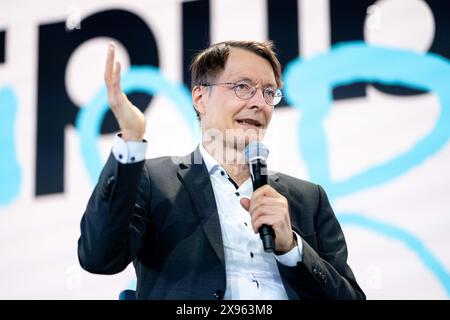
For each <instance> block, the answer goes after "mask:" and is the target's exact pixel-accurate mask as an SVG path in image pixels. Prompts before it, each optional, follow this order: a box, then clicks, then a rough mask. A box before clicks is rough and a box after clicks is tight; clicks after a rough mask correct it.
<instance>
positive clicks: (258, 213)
mask: <svg viewBox="0 0 450 320" xmlns="http://www.w3.org/2000/svg"><path fill="white" fill-rule="evenodd" d="M261 217H277V218H278V219H279V220H280V221H281V220H283V210H282V209H280V207H278V206H262V207H260V208H258V210H255V211H253V213H252V215H251V221H252V223H253V222H254V221H257V220H258V219H260V218H261Z"/></svg>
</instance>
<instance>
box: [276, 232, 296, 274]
mask: <svg viewBox="0 0 450 320" xmlns="http://www.w3.org/2000/svg"><path fill="white" fill-rule="evenodd" d="M293 232H294V237H295V238H296V239H295V242H296V243H297V246H295V247H294V248H292V249H291V250H290V251H288V252H286V253H284V254H281V255H275V259H277V260H278V262H279V263H281V264H282V265H285V266H287V267H295V266H296V265H297V263H299V262H302V259H303V242H302V239H301V237H300V236H299V235H298V234H297V233H296V232H295V231H293Z"/></svg>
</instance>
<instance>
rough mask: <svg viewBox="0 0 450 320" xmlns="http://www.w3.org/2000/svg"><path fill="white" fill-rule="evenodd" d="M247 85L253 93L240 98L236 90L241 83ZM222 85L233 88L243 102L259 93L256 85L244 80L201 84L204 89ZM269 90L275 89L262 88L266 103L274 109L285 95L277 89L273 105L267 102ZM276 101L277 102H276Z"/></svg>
mask: <svg viewBox="0 0 450 320" xmlns="http://www.w3.org/2000/svg"><path fill="white" fill-rule="evenodd" d="M242 82H243V83H245V84H246V85H249V86H250V87H251V89H252V90H251V91H250V92H249V94H250V95H249V96H248V97H247V96H245V97H244V96H240V95H239V94H238V91H236V88H237V86H238V85H239V84H241V83H242ZM222 85H224V86H233V87H232V88H230V89H233V91H234V94H235V95H236V97H238V98H239V99H242V100H250V99H251V98H253V97H254V96H255V94H256V91H258V87H257V86H255V85H254V84H252V83H249V82H248V81H244V80H239V81H236V82H221V83H202V84H201V86H203V87H212V86H222ZM267 89H274V88H273V87H262V88H261V90H262V94H263V97H264V101H265V102H266V103H267V104H268V105H269V106H272V107H274V106H276V105H277V104H278V103H280V101H281V99H283V94H282V92H281V90H280V89H279V88H275V94H274V98H273V100H274V102H273V103H271V102H270V101H267V99H268V98H267V97H266V94H265V92H266V90H267ZM277 99H278V101H277ZM275 101H276V102H275Z"/></svg>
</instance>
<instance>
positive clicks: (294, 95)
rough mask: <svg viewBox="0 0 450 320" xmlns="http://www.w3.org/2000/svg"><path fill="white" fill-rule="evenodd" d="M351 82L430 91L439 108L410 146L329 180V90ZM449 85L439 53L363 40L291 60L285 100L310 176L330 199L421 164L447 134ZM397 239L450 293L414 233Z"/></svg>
mask: <svg viewBox="0 0 450 320" xmlns="http://www.w3.org/2000/svg"><path fill="white" fill-rule="evenodd" d="M354 82H380V83H383V84H386V85H401V86H406V87H410V88H416V89H422V90H428V91H432V92H434V93H435V94H436V95H437V96H438V98H439V102H440V105H441V109H440V114H439V118H438V120H437V122H436V124H435V127H434V128H433V130H432V131H431V132H430V133H429V134H428V135H426V136H425V137H423V138H422V139H421V140H419V141H418V142H417V143H416V144H415V145H414V146H413V147H412V148H410V150H408V151H407V152H405V153H403V154H402V155H400V156H397V157H396V158H394V159H392V160H390V161H387V162H385V163H382V164H379V165H377V166H374V167H372V168H369V169H367V170H366V171H364V172H362V173H359V174H357V175H355V176H353V177H350V178H348V179H347V180H344V181H340V182H334V181H332V180H331V175H330V172H329V168H330V165H329V157H328V150H327V141H326V136H325V130H324V120H325V117H326V116H327V115H328V113H329V112H330V110H331V106H332V88H333V87H335V86H339V85H347V84H351V83H354ZM449 83H450V63H449V61H448V60H446V59H445V58H443V57H441V56H438V55H435V54H432V53H427V54H419V53H415V52H410V51H405V50H397V49H391V48H381V47H373V46H368V45H367V44H365V43H364V42H347V43H345V44H340V45H337V46H335V47H333V48H332V50H330V51H329V52H327V53H325V54H320V55H317V56H314V57H312V58H310V59H307V60H301V59H296V60H294V61H292V62H291V63H290V64H289V65H288V66H287V67H286V71H285V84H286V86H285V94H286V98H287V99H288V101H289V102H290V103H291V104H292V105H293V106H294V107H296V108H299V109H301V111H302V117H301V120H300V123H299V128H298V140H299V143H300V150H301V152H302V156H303V157H304V160H305V162H306V165H307V168H308V172H309V174H310V177H311V179H312V180H314V181H317V182H319V183H321V184H323V185H324V187H325V188H326V190H327V192H328V194H329V196H330V198H331V199H333V198H336V197H341V196H345V195H348V194H351V193H354V192H358V191H361V190H363V189H365V188H369V187H374V186H377V185H380V184H383V183H385V182H388V181H390V180H392V179H394V178H396V177H398V176H400V175H402V174H404V173H406V172H407V171H409V170H410V169H412V168H413V167H415V166H417V165H419V164H421V163H422V162H423V161H424V160H426V159H427V158H428V157H430V156H431V155H433V154H434V153H436V152H437V151H439V150H440V149H441V148H442V147H443V146H444V145H445V144H446V143H447V141H448V139H449V137H450V129H449V128H450V127H449V126H448V123H450V122H449V120H450V109H449V106H450V90H449V89H448V84H449ZM343 221H344V222H346V221H348V220H345V219H344V220H343ZM351 221H352V223H353V224H358V225H359V226H360V227H363V228H368V229H371V230H375V231H377V232H379V233H381V234H383V235H389V234H390V232H389V229H388V228H386V227H385V226H386V225H385V224H384V223H382V222H378V221H375V220H362V219H355V218H353V219H352V220H351ZM396 228H398V230H399V233H397V234H402V235H406V234H408V233H407V232H406V231H404V230H402V229H401V228H400V227H396ZM397 238H398V237H397ZM400 238H401V240H402V241H404V242H405V243H406V244H407V246H408V247H409V248H410V249H411V250H413V252H415V253H416V254H417V256H418V257H419V258H420V259H421V260H422V261H423V262H424V264H425V266H426V267H427V268H428V269H430V271H431V272H432V273H433V274H434V275H435V276H436V277H437V278H438V280H439V281H440V282H441V284H442V285H443V287H444V288H445V290H446V292H447V294H448V295H449V296H450V275H449V273H448V272H447V271H446V269H445V267H444V266H443V265H442V264H441V263H440V262H439V261H438V260H437V259H436V258H434V256H433V255H432V254H431V252H430V251H429V250H427V249H426V248H425V246H424V245H423V244H422V243H421V242H420V241H419V240H417V239H416V238H414V237H413V236H410V235H409V234H408V236H405V237H400Z"/></svg>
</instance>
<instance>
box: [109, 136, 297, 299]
mask: <svg viewBox="0 0 450 320" xmlns="http://www.w3.org/2000/svg"><path fill="white" fill-rule="evenodd" d="M146 147H147V143H146V142H124V141H123V140H122V139H121V138H120V137H119V136H116V138H115V141H114V146H113V154H114V157H115V158H116V159H117V161H119V162H121V163H124V164H126V163H130V162H137V161H142V160H143V159H144V158H145V150H146ZM199 149H200V153H201V155H202V157H203V160H204V162H205V165H206V168H207V170H208V173H209V176H210V179H211V184H212V187H213V191H214V197H215V200H216V206H217V211H218V213H219V220H220V226H221V231H222V239H223V246H224V253H225V269H226V290H225V295H224V299H225V300H231V299H239V300H268V299H270V300H286V299H288V296H287V294H286V290H285V288H284V286H283V282H282V280H281V277H280V272H279V270H278V266H277V263H276V260H278V262H280V263H281V264H283V265H286V266H295V265H296V264H297V262H299V261H301V259H302V249H303V247H302V241H301V240H300V236H299V235H297V234H296V233H295V232H294V234H295V236H296V237H297V239H299V241H297V243H298V245H297V246H296V247H295V248H293V249H292V250H290V251H289V252H287V253H285V254H282V255H275V254H273V253H266V252H265V251H264V248H263V245H262V241H261V239H260V237H259V234H255V233H254V231H253V228H252V225H251V218H250V214H249V213H248V211H246V210H245V209H244V208H243V207H242V205H241V204H240V199H241V198H242V197H246V198H249V199H250V198H251V196H252V193H253V187H252V182H251V179H250V178H249V179H248V180H247V181H245V182H244V183H243V184H242V185H241V186H239V187H238V188H236V187H237V186H236V185H235V184H234V182H232V180H231V179H230V178H229V176H228V174H227V172H226V171H225V169H224V168H223V167H222V166H221V165H220V164H219V163H218V162H217V161H216V160H215V159H214V158H213V157H212V156H211V155H210V154H209V153H208V152H207V151H206V150H205V149H204V148H203V146H202V145H201V144H200V146H199ZM138 159H139V160H138Z"/></svg>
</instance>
